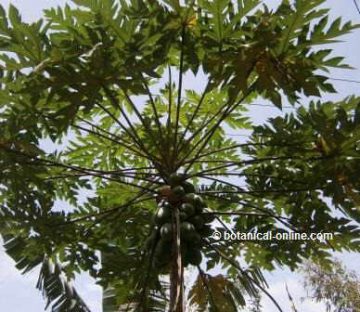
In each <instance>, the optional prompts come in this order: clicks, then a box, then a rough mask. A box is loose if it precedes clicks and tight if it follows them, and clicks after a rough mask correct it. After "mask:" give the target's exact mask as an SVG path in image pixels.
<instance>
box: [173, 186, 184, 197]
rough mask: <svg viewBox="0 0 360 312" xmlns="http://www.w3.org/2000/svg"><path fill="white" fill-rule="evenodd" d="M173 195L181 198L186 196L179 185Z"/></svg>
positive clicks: (174, 189)
mask: <svg viewBox="0 0 360 312" xmlns="http://www.w3.org/2000/svg"><path fill="white" fill-rule="evenodd" d="M172 193H173V194H174V195H175V196H176V197H178V198H179V197H183V196H184V195H185V190H184V188H183V187H182V186H180V185H178V186H175V187H174V188H173V189H172Z"/></svg>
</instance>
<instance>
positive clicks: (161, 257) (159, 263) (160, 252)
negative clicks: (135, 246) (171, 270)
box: [152, 239, 171, 269]
mask: <svg viewBox="0 0 360 312" xmlns="http://www.w3.org/2000/svg"><path fill="white" fill-rule="evenodd" d="M170 260H171V243H169V242H167V241H164V240H163V239H160V240H159V241H158V242H157V244H156V247H155V251H154V255H153V261H152V264H153V267H154V268H156V269H161V268H163V267H164V266H166V265H167V264H168V263H169V262H170Z"/></svg>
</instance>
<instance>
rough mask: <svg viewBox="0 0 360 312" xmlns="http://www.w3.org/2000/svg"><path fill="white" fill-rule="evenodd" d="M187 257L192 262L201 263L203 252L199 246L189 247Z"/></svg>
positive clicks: (193, 263)
mask: <svg viewBox="0 0 360 312" xmlns="http://www.w3.org/2000/svg"><path fill="white" fill-rule="evenodd" d="M187 258H188V261H189V263H190V264H192V265H196V266H197V265H200V263H201V261H202V254H201V251H200V249H199V248H191V249H188V253H187Z"/></svg>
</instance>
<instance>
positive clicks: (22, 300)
mask: <svg viewBox="0 0 360 312" xmlns="http://www.w3.org/2000/svg"><path fill="white" fill-rule="evenodd" d="M263 2H265V3H267V4H269V5H270V6H271V5H274V4H277V3H279V2H280V1H276V0H272V1H263ZM10 3H11V4H13V5H15V6H16V7H18V8H19V10H20V12H21V14H22V16H23V17H24V19H25V20H27V21H34V20H36V19H38V18H40V17H41V16H42V10H43V9H44V8H49V7H54V6H57V5H64V4H65V3H67V1H64V0H36V1H30V0H0V4H1V5H2V6H3V7H5V8H7V7H8V6H9V4H10ZM34 3H36V4H34ZM326 6H327V7H329V8H331V16H333V17H336V16H342V17H343V20H352V21H354V22H357V23H360V14H359V13H358V12H357V11H356V8H355V6H354V4H353V0H342V1H339V0H328V1H326ZM359 35H360V30H359V31H357V32H355V33H354V34H351V35H348V36H346V37H343V42H341V43H338V44H336V45H335V46H333V48H334V50H335V54H337V55H341V56H345V57H346V61H347V63H348V64H350V65H352V66H353V67H355V69H354V70H351V71H349V70H347V71H345V70H334V71H332V72H331V77H332V78H345V79H352V80H359V81H360V58H359V57H358V55H359V54H360V40H359V39H358V38H359ZM333 82H334V85H335V87H336V89H337V91H338V93H337V94H335V95H331V96H328V95H327V96H324V97H323V99H322V100H339V99H341V98H343V97H345V96H347V95H350V94H356V95H360V92H359V91H360V90H359V87H360V85H359V84H356V83H349V82H340V81H333ZM194 84H196V87H197V88H199V89H201V86H202V85H203V82H201V81H195V80H193V79H191V78H189V79H188V80H187V81H185V87H186V86H188V87H193V86H194ZM284 111H285V112H289V110H287V109H285V110H284ZM279 113H281V112H280V111H279V110H277V109H275V108H270V107H269V108H268V107H254V108H253V109H252V110H251V111H250V114H251V116H252V117H253V118H254V120H255V122H256V123H262V122H264V121H266V119H268V118H269V117H273V116H277V115H279ZM335 256H336V257H338V258H339V259H340V260H341V261H343V262H344V264H346V266H347V267H348V268H349V269H351V270H355V271H358V272H360V255H359V254H350V253H345V254H336V255H335ZM37 277H38V271H36V270H35V271H34V272H31V273H29V274H27V275H25V276H22V275H21V274H20V273H19V272H18V271H17V270H16V269H15V267H14V262H13V261H12V260H11V259H10V258H9V257H8V256H7V255H6V254H5V253H4V251H3V249H2V247H1V246H0V310H1V311H6V312H25V311H27V312H39V311H44V306H45V305H44V300H43V299H42V297H41V294H40V292H39V291H37V290H36V289H35V284H36V281H37ZM266 277H267V278H268V282H269V284H270V290H269V291H270V293H271V294H272V295H273V296H274V297H275V298H276V299H277V300H278V302H279V304H280V305H281V306H282V307H283V308H284V311H290V306H289V301H288V299H287V296H286V293H285V284H287V285H288V287H289V290H290V293H291V294H292V296H293V297H294V299H295V302H296V305H297V307H298V309H299V311H302V312H315V311H316V312H318V311H324V306H323V305H322V304H317V303H314V302H312V301H308V300H307V301H304V302H303V301H302V300H301V298H302V297H304V296H305V295H306V293H305V292H304V289H303V287H302V282H301V277H300V276H299V275H298V274H296V273H292V272H290V271H289V270H281V269H277V270H276V271H274V272H272V273H267V274H266ZM75 286H76V288H77V290H78V292H79V293H80V294H81V295H82V297H83V298H84V300H85V302H87V303H88V305H89V307H90V308H91V310H92V311H93V312H101V289H100V287H98V286H96V285H95V284H94V281H93V280H92V279H91V278H90V277H89V276H88V275H86V274H82V275H81V276H79V278H77V280H76V282H75ZM263 306H264V309H263V311H264V312H275V311H277V310H276V309H275V307H274V306H273V305H272V304H271V303H270V302H269V301H268V300H266V299H265V300H263Z"/></svg>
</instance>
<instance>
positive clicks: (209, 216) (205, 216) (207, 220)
mask: <svg viewBox="0 0 360 312" xmlns="http://www.w3.org/2000/svg"><path fill="white" fill-rule="evenodd" d="M201 215H202V217H203V219H204V221H205V223H211V222H213V221H214V220H215V215H213V214H210V213H203V214H201Z"/></svg>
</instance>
